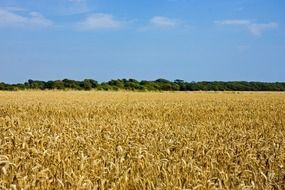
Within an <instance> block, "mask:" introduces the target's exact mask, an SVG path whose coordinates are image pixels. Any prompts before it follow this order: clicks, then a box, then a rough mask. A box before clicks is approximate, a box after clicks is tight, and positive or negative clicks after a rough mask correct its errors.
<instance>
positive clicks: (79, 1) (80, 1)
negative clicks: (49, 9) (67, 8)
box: [68, 0, 85, 3]
mask: <svg viewBox="0 0 285 190" xmlns="http://www.w3.org/2000/svg"><path fill="white" fill-rule="evenodd" d="M68 1H70V2H73V3H83V2H85V0H68Z"/></svg>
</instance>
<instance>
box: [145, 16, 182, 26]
mask: <svg viewBox="0 0 285 190" xmlns="http://www.w3.org/2000/svg"><path fill="white" fill-rule="evenodd" d="M150 24H151V25H153V26H155V27H159V28H173V27H176V26H178V25H179V24H180V21H179V20H177V19H171V18H168V17H162V16H155V17H153V18H151V19H150Z"/></svg>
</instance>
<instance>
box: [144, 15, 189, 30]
mask: <svg viewBox="0 0 285 190" xmlns="http://www.w3.org/2000/svg"><path fill="white" fill-rule="evenodd" d="M185 27H187V24H185V22H183V21H182V20H180V19H175V18H169V17H165V16H154V17H152V18H150V19H149V20H148V23H147V24H146V25H145V26H142V27H140V28H139V30H140V31H148V30H152V29H174V28H185Z"/></svg>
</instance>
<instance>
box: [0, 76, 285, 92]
mask: <svg viewBox="0 0 285 190" xmlns="http://www.w3.org/2000/svg"><path fill="white" fill-rule="evenodd" d="M29 89H36V90H53V89H57V90H68V89H72V90H92V89H94V90H105V91H109V90H111V91H117V90H130V91H285V82H247V81H230V82H223V81H212V82H207V81H202V82H186V81H184V80H179V79H177V80H174V81H169V80H166V79H157V80H153V81H148V80H141V81H138V80H135V79H117V80H110V81H108V82H102V83H99V82H98V81H96V80H93V79H85V80H82V81H77V80H70V79H64V80H51V81H40V80H31V79H30V80H28V81H27V82H25V83H18V84H6V83H3V82H2V83H0V90H7V91H16V90H29Z"/></svg>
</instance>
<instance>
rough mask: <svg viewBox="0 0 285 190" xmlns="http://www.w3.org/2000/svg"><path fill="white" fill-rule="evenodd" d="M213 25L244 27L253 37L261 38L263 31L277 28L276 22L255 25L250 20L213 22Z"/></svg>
mask: <svg viewBox="0 0 285 190" xmlns="http://www.w3.org/2000/svg"><path fill="white" fill-rule="evenodd" d="M215 23H216V24H220V25H233V26H240V27H244V28H246V29H247V30H248V31H249V32H250V33H251V34H252V35H254V36H261V35H262V33H263V32H264V31H266V30H272V29H276V28H277V27H278V23H276V22H270V23H255V22H253V21H251V20H221V21H215Z"/></svg>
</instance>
